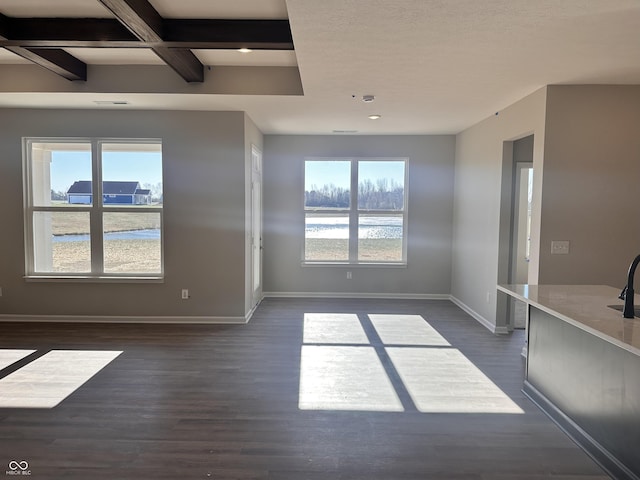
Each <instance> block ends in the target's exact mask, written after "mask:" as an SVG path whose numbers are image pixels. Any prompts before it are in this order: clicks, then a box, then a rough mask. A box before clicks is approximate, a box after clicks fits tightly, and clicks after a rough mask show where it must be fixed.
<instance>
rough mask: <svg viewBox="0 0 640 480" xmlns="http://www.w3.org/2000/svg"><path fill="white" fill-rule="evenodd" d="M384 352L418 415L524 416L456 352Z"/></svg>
mask: <svg viewBox="0 0 640 480" xmlns="http://www.w3.org/2000/svg"><path fill="white" fill-rule="evenodd" d="M386 350H387V353H388V354H389V357H390V358H391V361H392V362H393V365H394V366H395V368H396V370H397V371H398V374H399V375H400V378H401V379H402V382H403V383H404V385H405V387H406V389H407V391H408V392H409V395H410V396H411V398H412V400H413V402H414V404H415V405H416V408H417V409H418V410H419V411H420V412H425V413H427V412H429V413H503V414H504V413H509V414H521V413H524V411H523V410H522V409H521V408H520V407H518V405H516V404H515V403H514V402H513V401H512V400H511V399H510V398H509V397H508V396H507V395H506V394H505V393H504V392H503V391H502V390H500V388H498V386H497V385H496V384H495V383H493V382H492V381H491V380H490V379H489V378H488V377H487V376H486V375H485V374H484V373H482V372H481V371H480V369H478V367H476V366H475V365H474V364H473V363H472V362H471V361H470V360H469V359H468V358H467V357H465V356H464V355H463V354H462V353H461V352H460V351H459V350H457V349H453V348H398V347H396V348H394V347H391V348H387V349H386Z"/></svg>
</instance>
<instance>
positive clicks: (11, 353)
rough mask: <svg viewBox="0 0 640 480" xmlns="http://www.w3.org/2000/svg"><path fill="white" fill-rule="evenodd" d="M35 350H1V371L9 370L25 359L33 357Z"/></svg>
mask: <svg viewBox="0 0 640 480" xmlns="http://www.w3.org/2000/svg"><path fill="white" fill-rule="evenodd" d="M33 352H35V350H11V349H0V370H2V369H3V368H7V367H8V366H9V365H11V364H13V363H16V362H17V361H18V360H22V359H23V358H24V357H26V356H28V355H31V354H32V353H33Z"/></svg>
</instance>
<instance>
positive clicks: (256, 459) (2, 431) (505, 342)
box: [0, 299, 608, 480]
mask: <svg viewBox="0 0 640 480" xmlns="http://www.w3.org/2000/svg"><path fill="white" fill-rule="evenodd" d="M305 312H309V313H311V312H340V313H343V312H344V313H349V312H353V313H358V314H368V313H402V314H420V315H423V316H424V317H425V318H426V319H427V320H428V321H429V323H430V324H431V325H432V326H433V327H435V328H436V329H437V330H438V331H439V332H440V334H441V335H443V336H444V337H445V338H446V339H447V340H448V341H449V342H450V343H451V344H452V345H453V346H454V347H455V348H457V349H459V350H460V351H461V352H462V353H463V354H464V355H465V356H466V357H467V358H469V359H470V360H471V361H472V362H473V363H474V364H475V365H476V366H477V367H478V368H480V369H481V370H482V371H483V372H484V373H485V374H486V375H487V376H488V377H489V378H490V379H491V380H493V382H494V383H495V384H496V385H498V386H499V387H500V388H501V389H502V390H503V391H504V392H505V393H506V394H507V395H509V396H510V397H511V399H513V401H515V402H516V403H517V404H518V405H519V406H520V407H521V408H522V409H523V410H524V411H525V414H524V415H508V414H452V413H420V412H418V411H417V410H416V409H415V408H414V409H411V408H406V409H405V411H404V412H402V413H398V412H396V413H382V412H348V411H342V412H338V411H302V410H300V409H299V408H298V393H299V392H298V388H299V373H300V349H301V345H302V332H303V331H302V325H303V314H304V313H305ZM522 342H523V332H516V333H515V334H513V335H510V336H494V335H492V334H490V333H489V332H488V331H487V330H486V329H484V328H483V327H482V326H480V325H479V324H478V323H477V322H476V321H474V320H473V319H471V318H470V317H469V316H467V315H466V314H464V313H463V312H462V311H461V310H460V309H458V308H457V307H456V306H455V305H453V304H451V303H450V302H447V301H413V300H412V301H386V300H385V301H382V300H317V299H311V300H299V299H296V300H294V299H266V300H265V301H263V303H262V304H261V306H260V307H259V308H258V310H257V311H256V313H255V315H254V317H253V319H252V321H251V323H250V324H249V325H241V326H240V325H238V326H228V325H227V326H204V325H190V326H176V325H113V324H111V325H102V324H101V325H96V324H83V325H78V324H42V323H40V324H19V323H3V324H0V348H11V349H22V348H24V349H37V350H38V352H44V351H48V350H50V349H96V350H122V351H123V353H122V354H121V355H120V356H119V357H118V358H116V359H115V360H114V361H113V362H112V363H111V364H109V365H108V366H107V367H106V368H105V369H103V370H102V371H100V372H99V373H98V374H97V375H95V376H94V377H93V378H91V380H89V381H88V382H87V383H86V384H85V385H84V386H82V387H81V388H80V389H78V390H77V391H76V392H75V393H73V394H72V395H71V396H69V397H68V398H67V399H66V400H65V401H63V402H62V403H61V404H60V405H58V406H57V407H55V408H53V409H15V408H11V409H0V476H2V475H3V470H5V469H7V465H8V463H9V462H10V461H12V460H15V461H22V460H26V461H28V462H29V468H30V470H31V478H33V479H34V480H36V479H56V480H58V479H83V480H85V479H86V480H90V479H122V480H126V479H145V480H146V479H198V478H205V479H206V478H212V479H216V480H223V479H229V480H236V479H237V480H246V479H281V480H328V479H332V480H333V479H350V480H359V479H362V480H364V479H367V480H377V479H380V480H382V479H384V480H393V479H398V480H409V479H465V480H466V479H469V480H471V479H475V480H480V479H482V480H485V479H496V480H500V479H505V480H506V479H509V480H517V479H522V480H538V479H564V480H577V479H582V480H586V479H605V478H608V477H607V476H606V475H605V474H604V473H603V472H602V471H601V470H600V469H599V468H598V467H597V466H596V465H595V464H594V463H593V462H592V461H591V460H590V459H589V457H587V456H586V455H585V454H584V453H583V452H582V451H581V450H580V449H579V448H578V447H576V446H575V445H574V444H573V443H572V442H571V441H570V440H569V439H568V438H567V437H566V436H565V435H564V434H563V433H562V432H561V431H560V430H559V429H558V428H557V427H556V426H555V425H554V424H552V423H551V422H550V421H549V420H548V419H547V418H546V417H545V416H544V415H543V414H542V413H541V412H540V411H539V410H538V409H537V408H536V407H535V406H534V405H533V404H532V403H531V402H530V401H529V400H527V399H526V397H524V395H523V394H522V393H521V391H520V389H521V387H522V379H523V369H524V366H523V361H522V358H521V357H520V349H521V347H522ZM14 369H15V367H14ZM10 370H11V369H5V370H2V371H0V377H2V376H6V375H7V373H8V372H9V371H10ZM392 381H393V382H394V384H396V385H395V386H396V387H397V390H398V391H399V392H402V385H397V383H398V382H399V379H398V378H397V377H393V378H392ZM402 401H403V404H405V405H410V404H411V401H410V399H407V398H402Z"/></svg>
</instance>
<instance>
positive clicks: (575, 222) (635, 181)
mask: <svg viewBox="0 0 640 480" xmlns="http://www.w3.org/2000/svg"><path fill="white" fill-rule="evenodd" d="M639 186H640V87H639V86H550V87H549V88H548V98H547V121H546V139H545V159H544V179H543V192H542V215H541V218H542V223H541V228H540V237H541V248H540V272H539V282H540V283H541V284H542V283H546V284H606V285H612V286H615V287H622V286H624V284H625V283H626V271H627V269H628V266H629V263H630V262H631V260H632V259H633V258H634V257H635V256H636V255H637V254H639V253H640V220H639V219H640V195H639V194H638V192H639ZM552 240H569V241H570V242H571V243H570V252H569V254H568V255H551V241H552Z"/></svg>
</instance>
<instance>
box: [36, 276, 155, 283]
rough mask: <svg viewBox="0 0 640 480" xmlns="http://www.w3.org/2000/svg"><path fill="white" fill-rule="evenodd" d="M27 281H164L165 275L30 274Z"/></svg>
mask: <svg viewBox="0 0 640 480" xmlns="http://www.w3.org/2000/svg"><path fill="white" fill-rule="evenodd" d="M24 279H25V280H26V281H27V282H60V283H164V277H91V276H82V275H75V276H55V275H28V276H25V277H24Z"/></svg>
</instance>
